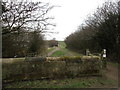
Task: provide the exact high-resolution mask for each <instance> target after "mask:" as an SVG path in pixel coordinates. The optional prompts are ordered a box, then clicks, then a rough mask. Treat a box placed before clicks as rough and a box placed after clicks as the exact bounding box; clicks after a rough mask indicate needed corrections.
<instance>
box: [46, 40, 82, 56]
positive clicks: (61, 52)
mask: <svg viewBox="0 0 120 90" xmlns="http://www.w3.org/2000/svg"><path fill="white" fill-rule="evenodd" d="M58 43H59V47H51V48H49V49H48V51H47V52H48V53H50V52H52V51H53V50H54V49H55V48H60V50H58V51H55V52H54V53H53V54H52V55H51V56H52V57H53V56H54V57H61V56H81V55H82V54H79V53H77V52H74V51H71V50H69V49H67V48H66V44H65V42H64V41H59V42H58Z"/></svg>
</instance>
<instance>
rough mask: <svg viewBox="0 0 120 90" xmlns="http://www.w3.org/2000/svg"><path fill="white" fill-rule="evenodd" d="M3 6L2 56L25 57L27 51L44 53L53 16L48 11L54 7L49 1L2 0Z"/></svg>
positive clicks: (0, 2)
mask: <svg viewBox="0 0 120 90" xmlns="http://www.w3.org/2000/svg"><path fill="white" fill-rule="evenodd" d="M0 4H1V6H2V14H1V16H0V18H1V21H2V57H14V56H17V57H24V56H25V55H26V54H27V53H36V52H37V53H38V54H42V53H44V51H45V49H46V46H45V45H46V44H45V43H46V42H45V40H44V35H43V33H46V32H48V30H49V28H48V27H49V26H51V25H52V26H54V24H52V23H50V20H51V19H53V18H52V17H49V16H48V12H49V11H50V10H51V9H52V8H53V7H54V6H51V5H50V4H49V3H43V2H26V1H24V0H22V1H9V0H5V1H0Z"/></svg>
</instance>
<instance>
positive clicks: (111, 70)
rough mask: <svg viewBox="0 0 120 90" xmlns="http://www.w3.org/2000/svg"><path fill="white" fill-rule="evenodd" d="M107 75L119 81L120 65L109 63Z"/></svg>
mask: <svg viewBox="0 0 120 90" xmlns="http://www.w3.org/2000/svg"><path fill="white" fill-rule="evenodd" d="M105 77H107V78H109V79H112V80H116V81H118V67H117V66H113V65H112V64H110V63H108V65H107V70H106V71H105Z"/></svg>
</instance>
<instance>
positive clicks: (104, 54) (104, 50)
mask: <svg viewBox="0 0 120 90" xmlns="http://www.w3.org/2000/svg"><path fill="white" fill-rule="evenodd" d="M102 57H103V58H106V49H103V56H102Z"/></svg>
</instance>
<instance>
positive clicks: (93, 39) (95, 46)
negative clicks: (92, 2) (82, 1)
mask: <svg viewBox="0 0 120 90" xmlns="http://www.w3.org/2000/svg"><path fill="white" fill-rule="evenodd" d="M65 42H66V44H67V48H69V49H73V50H78V51H79V52H81V53H85V50H86V49H90V51H91V52H92V53H98V52H101V50H102V49H106V50H107V56H108V57H111V58H112V57H114V59H117V55H118V53H119V50H120V49H119V43H120V2H119V1H114V2H110V1H108V2H105V3H104V4H103V5H102V7H99V8H97V10H96V11H95V12H94V13H93V14H92V15H91V16H89V17H87V19H86V20H85V22H84V24H82V25H80V26H79V27H78V29H77V31H75V32H74V33H72V34H70V35H69V36H68V37H66V39H65Z"/></svg>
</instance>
